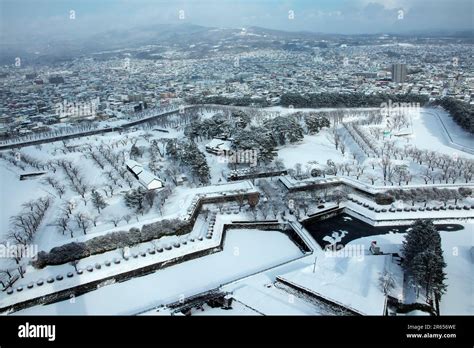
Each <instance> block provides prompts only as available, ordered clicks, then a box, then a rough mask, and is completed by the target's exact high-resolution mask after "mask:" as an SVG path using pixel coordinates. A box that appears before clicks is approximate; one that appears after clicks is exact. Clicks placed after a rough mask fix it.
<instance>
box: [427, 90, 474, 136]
mask: <svg viewBox="0 0 474 348" xmlns="http://www.w3.org/2000/svg"><path fill="white" fill-rule="evenodd" d="M435 103H436V104H437V105H440V106H442V107H443V108H444V109H445V110H446V111H447V112H449V114H450V115H451V116H452V117H453V120H454V121H455V122H456V123H457V124H458V125H460V126H461V127H462V128H463V129H465V130H466V131H468V132H470V133H474V107H473V106H472V105H470V104H469V103H465V102H462V101H460V100H457V99H454V98H449V97H446V98H442V99H440V100H437V101H436V102H435Z"/></svg>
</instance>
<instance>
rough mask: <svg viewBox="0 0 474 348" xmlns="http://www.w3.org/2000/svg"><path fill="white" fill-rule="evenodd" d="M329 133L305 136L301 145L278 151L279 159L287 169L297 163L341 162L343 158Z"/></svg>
mask: <svg viewBox="0 0 474 348" xmlns="http://www.w3.org/2000/svg"><path fill="white" fill-rule="evenodd" d="M328 135H329V132H328V130H327V129H323V130H322V131H321V132H320V133H318V134H317V135H305V137H304V139H303V141H302V142H301V144H291V145H285V146H283V147H282V148H281V149H280V150H279V151H278V157H279V158H280V159H281V160H282V161H283V163H284V164H285V166H286V167H287V168H294V167H295V165H296V164H297V163H300V164H302V165H303V168H304V165H305V164H307V163H308V162H311V161H316V162H318V163H319V164H323V165H324V164H326V162H327V160H329V159H330V160H332V161H341V160H342V159H343V156H342V155H341V153H340V152H339V151H337V150H336V148H335V147H334V144H332V143H331V142H330V141H329V139H328Z"/></svg>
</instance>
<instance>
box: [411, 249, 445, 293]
mask: <svg viewBox="0 0 474 348" xmlns="http://www.w3.org/2000/svg"><path fill="white" fill-rule="evenodd" d="M444 267H446V263H445V262H444V258H443V255H439V254H437V253H436V252H434V251H431V250H428V251H423V252H421V253H419V254H417V255H416V256H415V257H414V258H413V262H412V265H411V274H412V276H413V278H414V280H415V282H416V283H417V284H419V285H420V286H422V287H423V289H424V290H425V292H426V296H427V299H432V297H431V294H434V295H435V296H436V297H437V298H438V299H440V298H441V295H442V294H443V293H445V292H446V285H445V284H444V280H445V279H446V274H445V273H444V271H443V268H444Z"/></svg>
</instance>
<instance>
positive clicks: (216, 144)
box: [206, 139, 232, 151]
mask: <svg viewBox="0 0 474 348" xmlns="http://www.w3.org/2000/svg"><path fill="white" fill-rule="evenodd" d="M231 145H232V143H231V142H230V141H227V140H222V139H212V140H211V141H210V142H209V143H208V144H206V148H210V149H216V150H224V151H229V150H230V149H231Z"/></svg>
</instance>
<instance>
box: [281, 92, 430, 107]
mask: <svg viewBox="0 0 474 348" xmlns="http://www.w3.org/2000/svg"><path fill="white" fill-rule="evenodd" d="M389 100H391V101H392V102H393V103H419V104H420V105H425V104H426V103H427V102H428V101H429V97H427V96H422V95H416V94H384V93H380V94H372V95H366V94H363V93H313V94H299V93H286V94H283V95H282V96H281V99H280V104H281V105H282V106H290V105H292V106H294V107H295V108H336V107H354V108H357V107H380V106H381V105H382V104H383V103H387V102H388V101H389Z"/></svg>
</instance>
